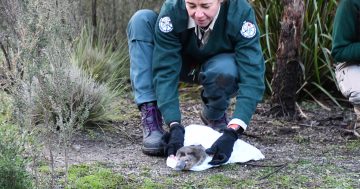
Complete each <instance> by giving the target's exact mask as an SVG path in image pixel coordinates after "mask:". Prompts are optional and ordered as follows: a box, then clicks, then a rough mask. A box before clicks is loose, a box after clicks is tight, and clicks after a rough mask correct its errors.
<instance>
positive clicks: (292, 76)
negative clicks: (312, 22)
mask: <svg viewBox="0 0 360 189" xmlns="http://www.w3.org/2000/svg"><path fill="white" fill-rule="evenodd" d="M282 2H283V6H284V11H283V15H282V20H281V31H280V37H279V42H278V49H277V52H276V58H277V61H276V64H275V70H274V75H273V79H272V82H271V86H272V89H273V92H272V96H271V110H270V114H272V115H275V116H276V117H284V116H285V117H291V118H293V117H294V116H295V113H296V109H295V102H296V91H297V89H298V88H299V86H300V81H301V75H302V74H301V71H302V69H301V64H302V63H301V60H300V42H301V36H302V28H303V20H304V11H305V10H304V1H303V0H283V1H282Z"/></svg>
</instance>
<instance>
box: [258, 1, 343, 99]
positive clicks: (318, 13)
mask: <svg viewBox="0 0 360 189" xmlns="http://www.w3.org/2000/svg"><path fill="white" fill-rule="evenodd" d="M304 3H305V15H304V24H303V35H302V43H301V45H302V50H301V61H302V68H303V70H302V71H303V73H302V75H303V83H302V85H301V87H300V88H299V89H298V92H297V94H298V96H299V97H300V99H299V100H302V99H306V98H309V97H311V98H316V97H318V96H319V95H318V94H319V93H322V94H324V95H326V96H327V97H329V98H330V99H331V100H332V101H333V102H334V103H336V104H338V102H337V100H336V98H335V97H336V96H338V95H339V94H340V93H338V92H337V88H336V84H335V76H334V69H333V68H332V64H333V60H332V59H331V56H330V50H331V42H332V37H331V32H332V24H333V23H332V22H333V20H332V19H328V18H333V17H334V14H335V10H336V5H337V2H336V1H335V0H304ZM252 4H253V6H254V9H255V12H256V16H257V22H258V24H259V28H260V31H261V33H262V34H263V35H262V36H261V44H262V47H263V52H264V56H265V60H266V66H267V73H266V81H267V89H268V90H267V91H268V93H270V92H271V91H272V90H271V86H270V81H271V78H272V71H273V67H274V65H275V63H276V49H277V45H278V44H277V43H278V38H279V35H280V20H281V14H282V12H283V7H282V4H281V0H274V1H272V2H271V3H269V1H266V0H254V1H252Z"/></svg>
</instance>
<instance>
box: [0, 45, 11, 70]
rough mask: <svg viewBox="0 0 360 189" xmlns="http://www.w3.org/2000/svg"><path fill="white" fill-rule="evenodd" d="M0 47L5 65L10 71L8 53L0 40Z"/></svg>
mask: <svg viewBox="0 0 360 189" xmlns="http://www.w3.org/2000/svg"><path fill="white" fill-rule="evenodd" d="M0 48H1V50H2V52H3V53H4V56H5V60H6V63H7V66H8V70H9V71H11V64H10V58H9V55H8V53H7V51H6V49H5V46H4V45H3V44H2V42H1V40H0Z"/></svg>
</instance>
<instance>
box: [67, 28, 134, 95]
mask: <svg viewBox="0 0 360 189" xmlns="http://www.w3.org/2000/svg"><path fill="white" fill-rule="evenodd" d="M105 30H106V27H105V26H104V24H102V23H100V24H99V26H98V27H97V28H93V26H91V25H90V24H86V25H85V26H84V27H83V29H82V32H81V34H80V37H79V38H78V39H77V40H76V42H75V51H74V53H73V54H72V59H73V62H74V63H75V64H76V65H77V66H78V67H80V68H81V69H82V70H84V71H85V72H86V73H87V74H89V75H90V76H91V77H92V78H93V79H95V80H96V81H97V82H100V83H103V84H106V85H107V86H109V88H110V89H112V90H114V91H115V92H116V93H118V94H124V92H125V91H126V89H128V88H129V65H130V64H129V55H128V48H127V43H126V41H124V40H122V41H120V43H119V44H116V41H118V39H117V38H120V37H119V35H116V34H115V35H113V36H111V37H109V36H106V34H105V33H106V32H105Z"/></svg>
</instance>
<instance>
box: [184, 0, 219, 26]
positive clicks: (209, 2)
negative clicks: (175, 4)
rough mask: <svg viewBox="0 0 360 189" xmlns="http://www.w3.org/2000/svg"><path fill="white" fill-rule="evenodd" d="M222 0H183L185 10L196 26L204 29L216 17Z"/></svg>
mask: <svg viewBox="0 0 360 189" xmlns="http://www.w3.org/2000/svg"><path fill="white" fill-rule="evenodd" d="M221 2H222V0H185V3H186V10H187V12H188V14H189V16H190V17H191V18H192V19H194V21H195V23H196V25H198V26H200V27H206V26H208V25H209V24H210V22H211V21H212V20H213V19H214V17H215V16H216V13H217V11H218V10H219V7H220V5H221Z"/></svg>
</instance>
